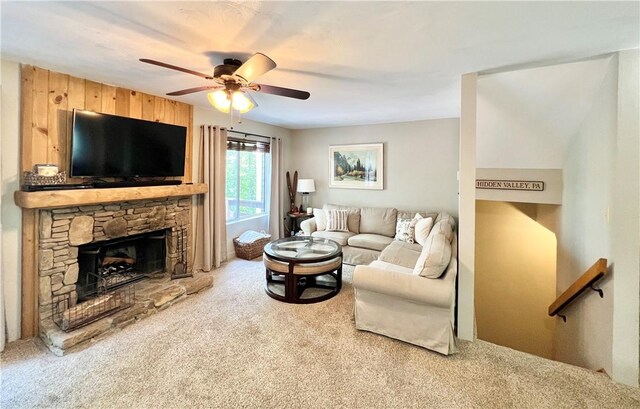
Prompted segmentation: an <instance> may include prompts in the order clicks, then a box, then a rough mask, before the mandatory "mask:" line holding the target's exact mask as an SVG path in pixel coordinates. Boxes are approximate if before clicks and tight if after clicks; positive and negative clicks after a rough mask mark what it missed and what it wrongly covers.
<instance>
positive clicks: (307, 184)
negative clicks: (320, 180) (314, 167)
mask: <svg viewBox="0 0 640 409" xmlns="http://www.w3.org/2000/svg"><path fill="white" fill-rule="evenodd" d="M315 191H316V184H315V182H314V181H313V179H299V180H298V193H302V204H301V205H300V212H306V211H307V209H308V208H309V193H312V192H315Z"/></svg>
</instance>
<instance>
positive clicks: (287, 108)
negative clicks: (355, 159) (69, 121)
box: [0, 1, 640, 129]
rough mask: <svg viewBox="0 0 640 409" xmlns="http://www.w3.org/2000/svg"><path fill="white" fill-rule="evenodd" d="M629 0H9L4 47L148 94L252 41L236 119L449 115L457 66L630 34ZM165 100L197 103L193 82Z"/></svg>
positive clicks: (635, 24) (552, 55)
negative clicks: (241, 112)
mask: <svg viewBox="0 0 640 409" xmlns="http://www.w3.org/2000/svg"><path fill="white" fill-rule="evenodd" d="M639 4H640V3H639V2H595V3H594V2H589V3H587V2H566V3H565V2H562V3H561V2H551V3H546V2H545V3H536V2H532V3H523V2H512V3H508V2H503V3H471V2H469V3H467V2H444V3H440V2H255V1H254V2H237V1H230V2H157V1H156V2H37V3H36V2H8V1H2V4H1V6H0V7H1V12H2V26H1V30H2V37H1V45H2V58H6V59H10V60H14V61H18V62H24V63H30V64H35V65H38V66H41V67H44V68H49V69H53V70H57V71H60V72H65V73H69V74H72V75H75V76H79V77H83V78H89V79H92V80H96V81H101V82H106V83H109V84H112V85H117V86H122V87H127V88H132V89H136V90H140V91H144V92H148V93H152V94H156V95H163V94H164V93H166V92H170V91H175V90H179V89H182V88H190V87H196V86H200V85H206V84H207V80H204V79H200V78H198V77H195V76H190V75H187V74H182V73H179V72H173V71H170V70H167V69H163V68H160V67H155V66H151V65H147V64H143V63H141V62H139V61H138V58H150V59H155V60H160V61H164V62H167V63H171V64H174V65H179V66H183V67H187V68H190V69H193V70H196V71H200V72H205V73H210V72H211V71H212V69H213V66H215V65H217V64H221V63H222V59H223V58H224V57H236V58H239V59H241V60H245V59H246V58H247V57H248V56H250V55H252V54H253V53H254V52H257V51H260V52H263V53H265V54H267V55H268V56H270V57H271V58H272V59H274V60H275V61H276V63H277V64H278V67H277V68H276V69H274V70H273V71H271V72H269V73H267V74H265V75H264V76H262V77H260V78H259V80H258V81H257V82H260V83H264V84H269V85H277V86H283V87H288V88H295V89H301V90H305V91H309V92H310V93H311V98H310V99H309V100H307V101H298V100H292V99H288V98H284V97H278V96H273V95H265V94H255V93H254V94H253V95H254V98H255V100H256V101H257V102H258V105H259V107H258V108H256V109H254V110H253V111H252V112H250V113H249V114H247V115H246V117H247V118H249V119H252V120H255V121H261V122H266V123H270V124H274V125H280V126H284V127H287V128H292V129H301V128H316V127H329V126H342V125H356V124H371V123H385V122H399V121H412V120H421V119H432V118H446V117H457V116H459V111H460V107H459V105H460V97H459V94H460V89H459V87H460V75H461V74H464V73H468V72H477V71H492V70H496V69H501V68H502V67H520V66H535V65H537V64H544V63H549V62H561V61H571V60H575V59H580V58H585V57H589V56H594V55H599V54H603V53H607V52H611V51H617V50H621V49H629V48H638V47H639V46H640V28H639V26H640V23H639V16H640V8H639ZM176 99H178V100H181V101H184V102H187V103H191V104H194V105H200V106H207V99H206V94H205V93H198V94H193V95H190V96H185V97H177V98H176Z"/></svg>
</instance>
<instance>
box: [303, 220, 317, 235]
mask: <svg viewBox="0 0 640 409" xmlns="http://www.w3.org/2000/svg"><path fill="white" fill-rule="evenodd" d="M300 228H301V229H302V231H303V232H304V235H305V236H311V233H313V232H314V231H316V230H317V227H316V221H315V219H314V218H311V219H307V220H304V221H303V222H302V223H300Z"/></svg>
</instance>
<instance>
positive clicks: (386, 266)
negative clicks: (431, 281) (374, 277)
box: [369, 260, 413, 274]
mask: <svg viewBox="0 0 640 409" xmlns="http://www.w3.org/2000/svg"><path fill="white" fill-rule="evenodd" d="M369 265H370V266H371V267H375V268H379V269H380V270H385V271H395V272H398V273H403V274H412V273H413V270H411V269H410V268H406V267H402V266H399V265H397V264H393V263H387V262H386V261H381V260H375V261H372V262H371V264H369Z"/></svg>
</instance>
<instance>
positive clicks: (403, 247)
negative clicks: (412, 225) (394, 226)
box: [378, 240, 422, 271]
mask: <svg viewBox="0 0 640 409" xmlns="http://www.w3.org/2000/svg"><path fill="white" fill-rule="evenodd" d="M421 251H422V246H419V245H417V244H411V243H405V242H403V241H398V240H394V241H392V242H391V244H389V245H388V246H387V247H386V248H385V249H384V250H382V253H381V254H380V257H378V260H380V261H385V262H387V263H391V264H397V265H399V266H402V267H406V268H410V269H411V271H413V269H414V267H415V266H416V263H417V262H418V258H420V252H421Z"/></svg>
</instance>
